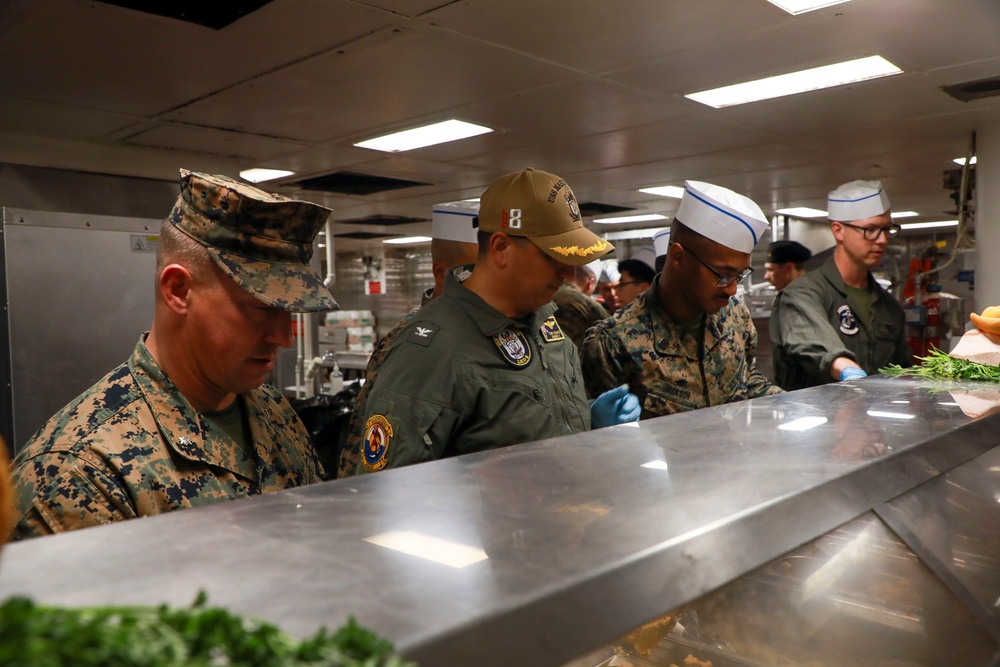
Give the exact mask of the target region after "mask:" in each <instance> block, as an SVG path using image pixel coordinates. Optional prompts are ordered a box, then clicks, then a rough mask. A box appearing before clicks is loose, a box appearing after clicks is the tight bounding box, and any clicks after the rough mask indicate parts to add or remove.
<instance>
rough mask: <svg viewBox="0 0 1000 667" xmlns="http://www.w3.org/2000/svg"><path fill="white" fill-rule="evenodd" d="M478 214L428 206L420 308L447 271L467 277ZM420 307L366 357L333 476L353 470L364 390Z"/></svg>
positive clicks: (465, 208)
mask: <svg viewBox="0 0 1000 667" xmlns="http://www.w3.org/2000/svg"><path fill="white" fill-rule="evenodd" d="M478 214H479V202H446V203H443V204H435V205H434V206H433V208H432V209H431V216H432V217H431V273H432V274H433V275H434V286H433V287H428V288H427V289H426V290H424V292H423V294H422V295H421V298H420V307H423V306H425V305H426V304H427V302H429V301H430V300H431V299H434V298H435V297H438V296H440V295H441V291H442V288H443V287H444V280H445V277H446V276H447V275H448V273H449V272H450V273H453V274H455V275H456V277H458V276H467V275H468V273H469V271H470V270H471V268H472V265H473V264H475V263H476V255H477V254H479V243H478V241H477V239H476V224H475V222H476V216H477V215H478ZM420 307H418V308H414V309H413V310H411V311H410V312H409V313H407V314H406V315H405V316H404V317H403V319H401V320H400V321H399V322H398V323H397V324H396V326H394V327H393V328H392V329H391V330H390V331H389V333H387V334H386V335H384V336H382V337H381V338H379V339H378V342H377V343H376V344H375V349H374V350H373V351H372V355H371V357H369V358H368V365H367V366H366V367H365V382H364V384H363V385H362V386H361V390H360V391H359V392H358V395H357V396H356V397H355V399H354V404H353V410H352V413H351V422H350V425H349V430H348V433H347V439H346V440H345V442H344V446H343V447H342V448H341V450H340V459H339V460H338V462H337V471H336V473H337V475H336V476H337V477H350V476H351V475H353V474H354V472H355V471H356V470H357V467H358V459H359V458H360V457H361V443H362V441H363V440H364V434H365V423H364V420H363V419H361V418H360V417H358V416H357V415H361V414H364V412H365V405H366V404H367V402H368V392H370V391H371V389H372V387H374V386H375V378H376V377H377V376H378V371H379V368H380V367H381V366H382V362H383V361H385V358H386V356H387V355H388V354H389V348H390V347H391V345H392V342H393V340H395V339H396V337H397V336H398V335H399V332H400V331H402V330H403V328H404V327H405V326H406V325H407V324H409V322H410V320H411V319H413V317H414V316H415V315H416V314H417V311H419V310H420ZM328 472H330V471H328Z"/></svg>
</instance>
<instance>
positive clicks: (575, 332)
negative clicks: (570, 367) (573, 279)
mask: <svg viewBox="0 0 1000 667" xmlns="http://www.w3.org/2000/svg"><path fill="white" fill-rule="evenodd" d="M552 302H553V303H554V304H556V306H558V307H559V310H557V311H556V320H557V321H558V322H559V326H560V327H561V328H562V330H563V333H565V334H566V335H567V336H569V338H570V340H572V341H573V344H574V345H576V349H578V350H579V349H582V348H583V338H584V336H585V335H586V333H587V329H589V328H590V327H592V326H594V324H595V323H597V322H599V321H601V320H603V319H606V318H607V317H608V311H606V310H604V307H603V306H602V305H601V304H599V303H597V301H595V300H594V299H591V298H590V297H589V296H587V295H586V294H584V293H583V292H581V291H580V289H579V288H578V287H577V286H576V285H573V284H572V283H566V284H565V285H563V286H562V287H560V288H559V290H558V291H557V292H556V293H555V295H554V296H553V297H552Z"/></svg>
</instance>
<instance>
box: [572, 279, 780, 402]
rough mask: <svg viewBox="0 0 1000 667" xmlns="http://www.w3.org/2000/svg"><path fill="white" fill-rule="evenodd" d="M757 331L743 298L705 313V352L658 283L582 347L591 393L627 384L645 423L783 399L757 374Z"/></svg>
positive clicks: (593, 332)
mask: <svg viewBox="0 0 1000 667" xmlns="http://www.w3.org/2000/svg"><path fill="white" fill-rule="evenodd" d="M756 351H757V330H756V329H755V328H754V325H753V321H752V320H751V319H750V311H749V310H748V309H747V307H746V306H745V305H743V303H741V302H740V301H739V300H738V299H735V298H731V299H730V300H729V304H728V305H726V306H725V307H723V308H722V310H720V311H719V312H718V313H715V314H706V315H705V324H704V341H703V344H702V346H701V349H700V350H699V348H698V341H697V340H696V338H695V336H694V335H693V334H692V333H691V332H689V331H686V330H684V328H682V327H681V326H680V325H678V324H677V323H676V322H675V321H674V320H673V319H671V318H670V316H669V315H667V313H666V311H665V310H663V306H662V305H661V304H660V300H659V297H658V295H657V292H656V284H655V283H654V284H653V285H652V286H651V287H650V288H649V289H647V290H646V291H645V292H643V293H642V294H640V295H639V296H638V297H637V298H636V299H635V301H633V302H632V303H631V304H629V305H628V306H627V307H625V308H624V309H622V310H619V311H618V312H616V313H615V314H614V315H612V316H611V317H610V318H609V319H607V320H604V321H602V322H598V323H597V324H596V325H594V327H593V328H592V329H591V330H590V332H589V333H588V335H587V338H586V340H585V342H584V344H583V356H582V362H583V376H584V378H585V380H586V383H587V394H588V395H589V396H597V395H599V394H601V393H602V392H605V391H608V390H609V389H613V388H615V387H617V386H620V385H622V384H628V386H629V389H630V390H631V391H632V393H633V394H635V395H636V396H638V398H639V401H640V402H641V403H642V416H641V419H649V418H651V417H659V416H661V415H668V414H673V413H676V412H685V411H688V410H696V409H698V408H705V407H708V406H712V405H722V404H724V403H732V402H734V401H741V400H745V399H748V398H756V397H758V396H768V395H771V394H777V393H780V392H781V390H780V389H779V388H778V387H775V386H773V385H772V384H771V383H770V382H768V380H767V378H765V377H764V376H763V374H761V373H760V371H758V370H757V362H756V359H755V354H756Z"/></svg>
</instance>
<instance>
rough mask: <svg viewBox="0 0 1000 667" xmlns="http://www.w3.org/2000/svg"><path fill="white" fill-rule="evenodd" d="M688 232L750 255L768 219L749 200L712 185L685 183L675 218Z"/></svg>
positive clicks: (697, 182) (698, 182)
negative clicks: (690, 231) (691, 231)
mask: <svg viewBox="0 0 1000 667" xmlns="http://www.w3.org/2000/svg"><path fill="white" fill-rule="evenodd" d="M674 219H675V220H677V222H680V223H681V224H683V225H684V226H685V227H687V228H688V229H691V230H693V231H696V232H698V233H699V234H701V235H702V236H704V237H706V238H709V239H711V240H713V241H715V242H716V243H721V244H722V245H724V246H726V247H727V248H732V249H733V250H738V251H739V252H746V253H750V252H753V248H754V246H755V245H757V241H759V240H760V238H761V236H762V235H763V233H764V230H766V229H767V224H768V222H767V216H765V215H764V211H762V210H761V208H760V206H757V204H755V203H754V202H753V200H752V199H750V198H749V197H744V196H743V195H741V194H737V193H735V192H733V191H732V190H729V189H727V188H723V187H721V186H718V185H712V184H711V183H702V182H700V181H685V182H684V195H683V196H682V197H681V205H680V207H679V208H678V209H677V215H675V216H674Z"/></svg>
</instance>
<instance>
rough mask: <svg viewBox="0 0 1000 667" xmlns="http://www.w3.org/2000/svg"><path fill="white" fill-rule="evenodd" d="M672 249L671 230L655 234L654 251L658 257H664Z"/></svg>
mask: <svg viewBox="0 0 1000 667" xmlns="http://www.w3.org/2000/svg"><path fill="white" fill-rule="evenodd" d="M669 248H670V228H669V227H667V228H666V229H661V230H660V231H658V232H656V233H655V234H653V250H655V251H656V256H657V257H663V256H664V255H666V254H667V250H668V249H669Z"/></svg>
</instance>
